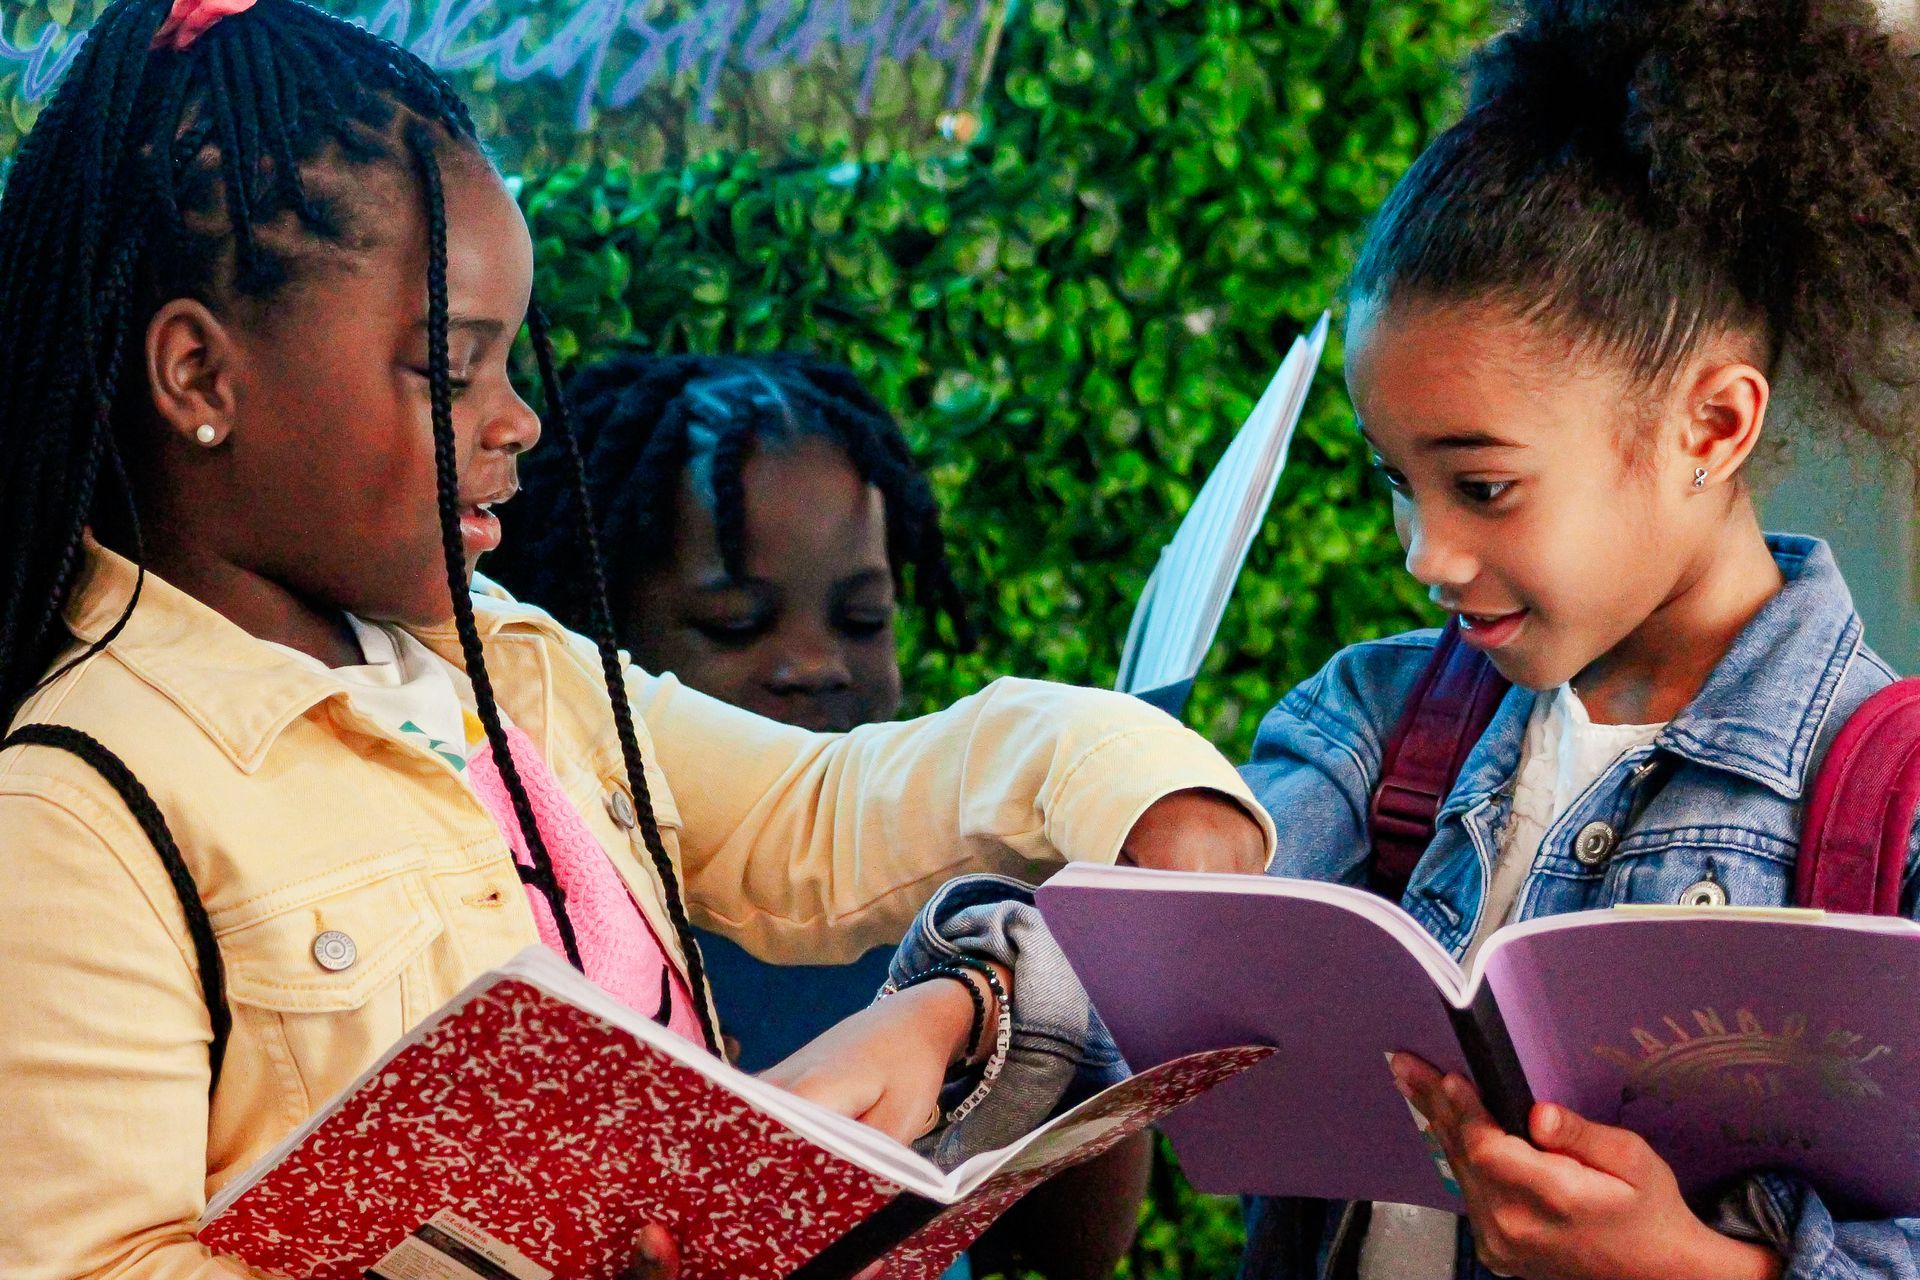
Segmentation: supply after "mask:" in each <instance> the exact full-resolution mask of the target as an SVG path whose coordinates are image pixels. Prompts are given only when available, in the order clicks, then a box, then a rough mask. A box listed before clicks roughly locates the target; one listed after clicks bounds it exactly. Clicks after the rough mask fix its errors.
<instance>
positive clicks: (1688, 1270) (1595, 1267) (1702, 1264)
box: [1393, 1053, 1785, 1280]
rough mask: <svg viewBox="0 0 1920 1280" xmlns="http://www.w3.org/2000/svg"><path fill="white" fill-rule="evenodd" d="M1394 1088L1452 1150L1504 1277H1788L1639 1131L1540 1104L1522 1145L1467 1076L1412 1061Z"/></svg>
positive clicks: (1463, 1190)
mask: <svg viewBox="0 0 1920 1280" xmlns="http://www.w3.org/2000/svg"><path fill="white" fill-rule="evenodd" d="M1393 1080H1394V1085H1395V1087H1396V1088H1398V1089H1399V1090H1400V1092H1401V1093H1402V1095H1404V1096H1405V1097H1406V1099H1407V1101H1408V1103H1409V1104H1411V1105H1412V1106H1413V1108H1414V1109H1415V1110H1416V1111H1417V1112H1419V1113H1420V1115H1421V1116H1422V1117H1424V1118H1425V1119H1426V1121H1427V1123H1428V1124H1429V1125H1430V1129H1429V1132H1430V1133H1431V1134H1432V1136H1433V1137H1434V1139H1435V1140H1436V1141H1437V1142H1438V1143H1439V1144H1440V1148H1441V1150H1442V1151H1443V1152H1445V1153H1446V1158H1447V1163H1448V1165H1449V1167H1450V1169H1451V1171H1452V1173H1453V1175H1454V1178H1455V1179H1456V1180H1457V1181H1458V1183H1459V1186H1460V1194H1461V1197H1462V1198H1463V1199H1464V1200H1465V1201H1466V1210H1467V1217H1468V1218H1469V1219H1470V1220H1471V1221H1472V1223H1473V1238H1474V1244H1475V1246H1476V1247H1477V1249H1478V1250H1479V1254H1480V1260H1481V1261H1482V1262H1483V1263H1485V1264H1486V1266H1487V1267H1488V1268H1489V1269H1491V1270H1492V1271H1493V1272H1494V1273H1495V1274H1498V1275H1524V1276H1539V1277H1553V1278H1554V1280H1589V1278H1590V1280H1639V1278H1640V1277H1645V1280H1692V1278H1693V1277H1698V1278H1699V1280H1776V1278H1777V1277H1778V1276H1779V1275H1780V1274H1781V1273H1782V1271H1783V1270H1784V1268H1785V1260H1784V1259H1783V1258H1781V1256H1780V1255H1779V1254H1777V1253H1775V1252H1773V1251H1772V1250H1771V1249H1768V1248H1766V1247H1764V1246H1762V1245H1757V1244H1750V1243H1748V1242H1746V1241H1743V1240H1735V1239H1732V1238H1730V1237H1728V1236H1724V1235H1721V1234H1720V1233H1719V1232H1717V1231H1715V1230H1714V1229H1713V1228H1711V1227H1709V1226H1708V1225H1707V1224H1706V1223H1704V1222H1702V1221H1700V1219H1699V1218H1698V1217H1697V1216H1695V1214H1694V1212H1693V1210H1692V1209H1691V1208H1689V1207H1688V1206H1687V1202H1686V1200H1685V1198H1684V1197H1682V1196H1681V1194H1680V1183H1679V1181H1678V1180H1677V1179H1676V1178H1675V1177H1674V1173H1673V1169H1672V1167H1671V1166H1670V1165H1668V1164H1667V1162H1666V1161H1665V1160H1662V1159H1661V1158H1660V1156H1659V1153H1657V1152H1656V1151H1654V1149H1653V1148H1652V1147H1651V1146H1650V1145H1648V1143H1647V1141H1646V1139H1644V1138H1642V1137H1641V1136H1640V1135H1639V1134H1637V1133H1634V1132H1633V1131H1632V1130H1630V1129H1622V1128H1618V1127H1616V1126H1614V1125H1607V1124H1598V1123H1596V1122H1594V1121H1591V1120H1588V1119H1585V1118H1584V1117H1582V1116H1578V1115H1576V1114H1574V1113H1573V1112H1572V1111H1569V1110H1568V1109H1567V1108H1565V1107H1560V1106H1555V1105H1553V1104H1552V1103H1536V1104H1535V1105H1534V1107H1533V1110H1532V1114H1531V1116H1530V1117H1529V1123H1528V1133H1527V1136H1526V1137H1521V1136H1519V1135H1516V1134H1511V1133H1508V1132H1506V1130H1505V1129H1503V1128H1502V1127H1501V1126H1500V1124H1499V1123H1498V1122H1496V1121H1495V1120H1494V1118H1493V1116H1492V1115H1491V1114H1489V1113H1488V1111H1487V1108H1486V1106H1485V1105H1484V1104H1483V1103H1482V1101H1481V1098H1480V1093H1479V1091H1478V1090H1476V1089H1475V1088H1474V1087H1473V1084H1472V1082H1471V1081H1469V1080H1468V1079H1467V1078H1466V1077H1465V1076H1462V1075H1454V1074H1449V1075H1442V1074H1441V1073H1440V1072H1439V1071H1436V1070H1435V1069H1434V1068H1433V1067H1432V1066H1431V1065H1430V1064H1428V1063H1426V1062H1423V1061H1422V1060H1421V1059H1419V1058H1417V1057H1415V1056H1414V1055H1412V1054H1409V1053H1401V1054H1395V1055H1394V1059H1393ZM1529 1139H1531V1141H1529Z"/></svg>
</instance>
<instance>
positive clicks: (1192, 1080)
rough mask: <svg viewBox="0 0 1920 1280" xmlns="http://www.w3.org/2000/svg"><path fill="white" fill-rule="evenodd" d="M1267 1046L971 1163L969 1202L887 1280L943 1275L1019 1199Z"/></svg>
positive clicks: (1236, 1053) (1121, 1087)
mask: <svg viewBox="0 0 1920 1280" xmlns="http://www.w3.org/2000/svg"><path fill="white" fill-rule="evenodd" d="M1271 1053H1272V1050H1271V1049H1269V1048H1266V1047H1264V1046H1248V1047H1244V1048H1238V1049H1223V1050H1220V1051H1219V1052H1217V1053H1209V1054H1202V1055H1197V1056H1195V1057H1190V1058H1182V1059H1178V1060H1176V1061H1173V1062H1169V1063H1163V1064H1161V1065H1160V1066H1159V1067H1156V1068H1153V1069H1152V1070H1149V1071H1144V1072H1141V1073H1140V1074H1139V1075H1136V1076H1134V1077H1133V1078H1132V1079H1130V1080H1125V1081H1122V1082H1121V1083H1120V1084H1117V1085H1115V1086H1114V1087H1113V1088H1111V1089H1107V1090H1105V1091H1104V1092H1102V1093H1100V1094H1099V1095H1098V1096H1096V1097H1093V1098H1090V1099H1088V1100H1087V1101H1086V1102H1083V1103H1081V1104H1080V1105H1079V1106H1077V1107H1075V1108H1074V1109H1073V1110H1071V1111H1069V1112H1067V1113H1066V1114H1065V1115H1063V1116H1061V1117H1059V1118H1058V1119H1056V1120H1054V1121H1052V1122H1051V1123H1049V1124H1047V1125H1046V1126H1045V1127H1043V1128H1042V1129H1040V1130H1038V1131H1037V1132H1036V1133H1035V1134H1034V1135H1033V1137H1032V1138H1030V1139H1028V1140H1027V1141H1024V1142H1022V1143H1020V1144H1018V1146H1017V1147H1015V1148H1014V1149H1013V1152H1012V1158H1010V1159H1009V1158H1007V1157H1006V1153H996V1154H995V1156H994V1157H993V1159H992V1160H991V1161H990V1162H987V1163H983V1162H981V1161H980V1160H979V1159H975V1160H974V1161H970V1162H969V1163H968V1164H966V1165H962V1166H961V1167H960V1168H959V1169H957V1170H955V1171H954V1172H955V1175H956V1177H957V1178H958V1179H959V1180H960V1181H961V1182H962V1183H963V1184H964V1185H966V1186H967V1189H968V1190H967V1196H966V1198H965V1199H963V1200H962V1201H960V1203H958V1204H956V1205H955V1206H954V1207H953V1208H951V1209H948V1210H947V1211H946V1212H945V1213H942V1214H941V1215H939V1216H938V1217H936V1218H934V1219H933V1220H932V1221H931V1222H929V1223H928V1224H927V1225H926V1226H924V1227H922V1228H921V1229H920V1230H919V1231H918V1232H916V1233H914V1235H912V1236H911V1237H909V1238H908V1239H907V1240H906V1241H905V1242H904V1243H902V1244H901V1245H900V1246H899V1247H898V1248H897V1249H896V1250H895V1251H894V1252H893V1253H891V1254H889V1255H888V1257H887V1270H886V1275H887V1280H904V1278H905V1277H909V1276H926V1277H928V1278H929V1280H931V1278H932V1277H934V1276H938V1275H940V1274H941V1273H942V1272H944V1271H945V1270H946V1269H947V1267H949V1266H951V1265H952V1263H953V1260H954V1259H955V1258H957V1257H959V1256H960V1254H961V1252H962V1251H963V1250H964V1249H966V1247H967V1246H968V1245H970V1244H972V1243H973V1241H974V1240H975V1239H976V1238H977V1237H978V1236H979V1235H980V1233H981V1232H982V1231H984V1230H986V1229H987V1227H988V1226H990V1225H992V1223H993V1221H994V1219H996V1218H998V1217H999V1216H1000V1215H1001V1214H1003V1213H1005V1212H1006V1211H1007V1210H1008V1209H1009V1208H1011V1207H1012V1206H1013V1204H1014V1202H1015V1201H1017V1200H1019V1199H1020V1197H1021V1196H1024V1195H1025V1194H1027V1192H1029V1191H1031V1190H1033V1189H1034V1188H1035V1187H1037V1186H1039V1185H1040V1184H1041V1183H1042V1182H1045V1181H1046V1180H1047V1179H1048V1178H1051V1177H1052V1176H1053V1175H1054V1174H1056V1173H1059V1172H1061V1171H1062V1170H1064V1169H1067V1168H1069V1167H1071V1166H1072V1165H1076V1164H1080V1163H1082V1162H1084V1161H1087V1160H1091V1159H1093V1158H1094V1157H1095V1156H1098V1155H1100V1154H1102V1153H1103V1152H1106V1151H1108V1150H1110V1149H1111V1148H1113V1147H1114V1146H1115V1145H1117V1144H1118V1143H1120V1142H1122V1141H1124V1140H1125V1139H1126V1138H1127V1137H1129V1136H1130V1135H1132V1134H1135V1133H1138V1132H1139V1131H1140V1130H1141V1129H1143V1128H1145V1127H1146V1126H1147V1125H1149V1124H1152V1123H1154V1122H1155V1121H1157V1120H1159V1119H1161V1117H1163V1116H1165V1115H1166V1114H1167V1113H1169V1112H1171V1111H1173V1110H1174V1109H1175V1108H1177V1107H1180V1106H1182V1105H1184V1104H1186V1103H1188V1102H1190V1101H1191V1100H1192V1099H1193V1098H1195V1097H1196V1096H1198V1095H1201V1094H1204V1093H1206V1092H1208V1091H1209V1090H1211V1089H1213V1088H1215V1087H1217V1086H1219V1085H1221V1084H1223V1083H1225V1082H1226V1081H1228V1080H1230V1079H1232V1078H1233V1077H1234V1076H1236V1075H1238V1074H1240V1073H1241V1072H1243V1071H1246V1070H1247V1069H1249V1068H1251V1067H1254V1066H1256V1065H1257V1064H1258V1063H1260V1062H1261V1061H1263V1060H1265V1059H1266V1058H1267V1057H1268V1056H1269V1055H1270V1054H1271Z"/></svg>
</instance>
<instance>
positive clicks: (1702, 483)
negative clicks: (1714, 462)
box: [1693, 467, 1707, 489]
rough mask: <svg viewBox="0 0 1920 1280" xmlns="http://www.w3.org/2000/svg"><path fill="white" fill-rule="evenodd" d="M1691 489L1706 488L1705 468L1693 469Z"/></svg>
mask: <svg viewBox="0 0 1920 1280" xmlns="http://www.w3.org/2000/svg"><path fill="white" fill-rule="evenodd" d="M1693 487H1694V488H1696V489H1704V488H1706V487H1707V469H1706V468H1705V467H1695V468H1694V469H1693Z"/></svg>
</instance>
